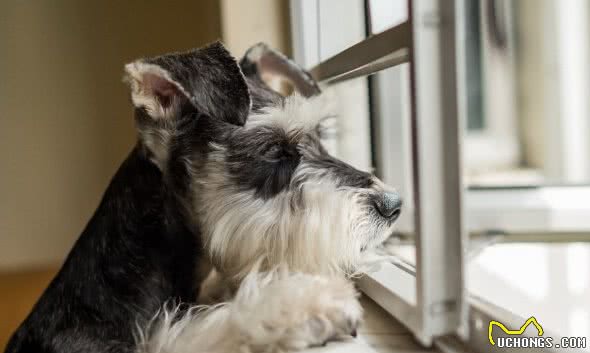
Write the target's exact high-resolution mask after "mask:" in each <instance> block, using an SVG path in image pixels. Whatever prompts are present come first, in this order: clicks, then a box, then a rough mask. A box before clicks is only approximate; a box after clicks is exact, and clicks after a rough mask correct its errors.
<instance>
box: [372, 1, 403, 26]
mask: <svg viewBox="0 0 590 353" xmlns="http://www.w3.org/2000/svg"><path fill="white" fill-rule="evenodd" d="M407 5H408V1H407V0H369V7H368V9H367V10H368V13H367V18H368V19H369V24H370V25H369V26H368V27H369V29H370V32H371V34H376V33H380V32H383V31H384V30H386V29H388V28H391V27H393V26H396V25H398V24H400V23H402V22H404V21H406V20H407V19H408V6H407Z"/></svg>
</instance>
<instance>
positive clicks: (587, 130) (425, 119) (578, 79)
mask: <svg viewBox="0 0 590 353" xmlns="http://www.w3.org/2000/svg"><path fill="white" fill-rule="evenodd" d="M408 4H409V8H408ZM291 5H292V27H293V30H292V32H293V45H294V54H295V59H296V60H297V61H298V62H300V63H302V64H303V65H304V66H307V67H309V68H311V69H312V73H313V75H314V76H315V77H316V78H318V79H319V80H320V81H322V82H323V83H324V84H325V85H326V86H327V87H329V88H328V89H329V90H334V91H336V95H337V96H339V97H340V102H341V104H343V105H344V108H343V109H342V110H343V111H344V112H345V114H344V115H343V116H341V117H340V121H339V124H340V127H339V128H340V129H341V135H340V136H339V139H338V142H337V146H335V150H337V154H338V155H339V156H340V157H341V158H344V159H346V160H349V161H351V162H352V163H353V164H354V165H356V166H357V167H359V168H362V169H369V168H371V167H374V171H375V173H376V174H377V175H378V176H380V177H381V178H382V179H383V180H384V181H385V182H386V183H388V184H390V185H394V186H396V187H397V188H398V190H399V192H400V193H401V194H402V196H403V197H404V205H405V210H404V212H403V213H402V217H400V220H399V221H398V222H399V225H398V231H399V234H398V235H397V236H398V237H399V239H400V241H399V242H398V243H396V244H397V245H396V246H394V247H393V251H394V253H395V255H396V256H397V260H396V261H393V262H392V264H388V265H386V266H384V267H382V269H381V270H380V271H379V272H377V273H373V274H370V275H368V276H365V277H364V278H363V279H362V280H361V281H360V283H359V284H360V286H361V288H362V289H363V291H364V292H365V293H366V294H367V295H369V296H370V297H372V298H373V299H374V300H375V301H376V302H378V303H379V304H380V305H381V306H383V307H384V308H385V309H386V310H388V311H389V312H390V313H392V314H393V315H394V316H396V317H397V318H398V319H399V320H400V321H402V322H403V323H404V324H405V325H406V326H407V327H409V328H410V329H411V330H412V331H413V332H414V334H415V335H416V337H417V338H418V339H419V340H420V341H421V342H422V343H424V344H426V345H428V344H431V343H432V342H433V341H434V342H435V343H437V344H439V345H443V344H445V340H446V339H445V340H443V339H440V338H437V337H440V336H442V335H444V334H449V333H450V334H455V336H456V337H459V338H462V339H464V340H468V342H469V343H471V344H474V345H479V346H480V347H482V345H483V344H486V337H487V336H486V335H487V321H489V320H504V321H505V322H506V323H507V324H512V323H513V324H514V326H517V325H518V326H520V325H521V324H522V322H523V321H522V320H521V319H522V318H523V317H528V316H531V315H537V316H540V317H541V318H543V320H545V321H546V322H545V323H546V326H547V327H548V332H555V334H556V335H567V334H570V335H571V334H578V333H580V332H588V330H586V331H583V330H584V328H590V308H589V306H588V304H586V302H585V301H582V300H581V299H575V298H581V297H583V296H584V295H586V296H587V295H590V280H586V279H580V278H578V277H577V274H576V273H575V271H580V268H588V267H589V266H590V245H589V243H588V242H590V217H588V215H590V201H587V200H590V186H587V185H588V184H590V142H588V141H590V119H589V118H588V116H587V114H588V113H587V112H588V111H590V106H589V105H590V103H589V102H590V73H589V72H588V71H589V69H588V67H587V63H588V62H590V60H589V59H590V44H588V43H590V41H589V40H588V39H589V38H588V36H589V35H590V4H588V3H587V2H586V1H585V0H570V1H564V2H556V1H552V0H541V1H510V0H489V1H467V0H456V1H442V0H439V1H424V0H410V1H406V0H366V1H361V0H321V1H319V0H314V1H298V0H292V3H291ZM342 130H344V131H342ZM574 254H575V255H574ZM531 264H533V265H531ZM534 264H536V267H535V265H534ZM554 264H559V266H562V267H559V268H560V269H561V270H560V271H556V270H555V269H553V267H552V265H554ZM511 266H512V267H511ZM515 267H517V268H518V269H519V270H512V271H511V270H510V269H511V268H515ZM576 269H577V270H576ZM533 272H534V274H531V273H533ZM584 273H585V272H584ZM527 274H528V275H527ZM523 277H524V279H523ZM570 277H571V279H569V280H567V281H569V282H567V281H566V280H565V279H564V280H561V281H560V278H570ZM585 278H588V275H587V274H585ZM519 281H520V282H519ZM527 281H528V282H527ZM564 281H566V282H567V283H565V282H564ZM466 283H467V284H468V285H466ZM522 283H529V284H530V283H533V284H535V285H536V284H538V286H539V287H538V288H539V289H538V290H537V289H535V288H534V286H529V287H527V288H523V287H522ZM552 283H555V284H556V285H557V286H561V287H563V288H565V289H564V291H562V292H561V294H555V293H557V292H559V291H556V290H554V289H551V287H552ZM494 287H496V288H495V289H494ZM498 287H500V288H503V289H505V290H504V291H498V290H497V288H498ZM543 288H545V289H543ZM568 288H569V289H568ZM572 288H573V289H572ZM570 289H571V290H570ZM552 293H553V294H552ZM572 293H573V294H572ZM575 293H577V294H575ZM535 295H537V296H543V297H542V298H541V297H539V298H537V299H538V300H537V301H534V300H533V299H534V298H535ZM552 295H559V296H560V297H551V296H552ZM531 296H532V297H531ZM564 296H565V297H564ZM531 298H533V299H531ZM570 299H571V300H570ZM557 301H559V302H560V303H562V304H563V303H568V304H567V305H566V304H563V305H561V306H559V307H560V310H551V309H550V308H551V305H548V304H549V303H552V302H557ZM582 302H583V303H582ZM523 303H532V304H529V305H524V304H523ZM519 322H520V323H519ZM482 323H483V324H482ZM482 325H484V326H486V327H483V326H482ZM553 326H559V327H560V328H561V329H560V330H556V331H553ZM576 327H577V328H576ZM564 328H565V329H564ZM482 330H483V331H486V335H483V336H482Z"/></svg>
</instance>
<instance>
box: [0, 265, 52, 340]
mask: <svg viewBox="0 0 590 353" xmlns="http://www.w3.org/2000/svg"><path fill="white" fill-rule="evenodd" d="M56 272H57V268H47V269H38V270H29V271H18V272H0V352H3V351H4V347H5V346H6V344H7V343H8V339H9V338H10V335H12V332H14V330H15V329H16V327H17V326H18V325H19V324H20V323H21V321H23V319H24V318H25V317H26V316H27V315H28V313H29V311H31V308H32V307H33V305H34V304H35V302H36V301H37V299H38V298H39V296H40V295H41V293H42V292H43V290H44V289H45V287H47V285H48V284H49V281H51V279H52V278H53V276H54V275H55V273H56Z"/></svg>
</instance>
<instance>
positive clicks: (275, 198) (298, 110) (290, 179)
mask: <svg viewBox="0 0 590 353" xmlns="http://www.w3.org/2000/svg"><path fill="white" fill-rule="evenodd" d="M126 71H127V79H128V81H129V82H130V85H131V89H132V100H133V103H134V105H135V107H136V121H137V127H138V130H139V136H140V147H141V148H143V149H144V151H145V152H146V153H147V155H148V156H149V158H150V159H151V160H152V161H153V162H154V163H155V164H156V165H158V167H159V168H160V169H161V170H162V173H163V175H164V178H165V180H166V181H167V183H169V184H170V185H171V186H172V188H173V190H174V191H175V192H176V193H177V195H179V197H180V198H181V199H182V201H183V203H184V205H185V206H186V209H187V215H188V217H189V218H190V220H191V222H193V225H194V226H195V230H196V232H197V233H198V234H200V236H201V237H202V240H203V243H204V244H205V247H206V249H207V251H208V252H209V254H210V256H211V260H212V262H213V264H214V265H215V266H216V267H217V269H218V270H220V271H221V272H223V273H225V274H227V275H230V276H237V277H240V276H241V275H243V274H244V273H247V272H248V271H249V270H250V269H251V267H252V266H253V265H254V264H255V263H256V262H258V261H262V264H263V266H265V267H272V266H275V265H279V264H281V265H287V266H289V267H290V268H292V269H295V270H303V271H311V272H326V271H334V270H343V271H346V272H349V271H352V270H354V269H355V267H356V265H357V264H358V263H359V262H360V261H361V257H362V253H363V251H364V250H366V249H369V248H371V247H373V246H375V245H377V244H380V243H381V242H382V241H384V240H385V239H386V238H387V237H388V236H389V235H390V234H391V232H392V226H393V223H394V221H395V220H396V219H397V217H398V215H399V213H400V207H401V201H400V199H399V197H398V195H397V194H396V193H395V192H394V191H393V190H392V189H390V188H388V187H387V186H386V185H384V184H383V183H382V182H381V181H380V180H379V179H377V178H376V177H374V176H372V175H371V174H369V173H366V172H363V171H360V170H357V169H355V168H353V167H352V166H350V165H348V164H346V163H345V162H343V161H341V160H338V159H336V158H334V157H333V156H331V155H330V154H329V153H328V152H327V151H326V149H325V148H324V147H323V145H322V139H323V124H324V122H325V121H326V118H330V117H333V116H334V112H333V111H331V110H330V106H331V104H329V103H328V102H326V100H325V99H324V98H322V95H320V94H319V93H320V90H319V88H318V86H317V84H316V83H315V82H314V81H313V80H312V79H311V77H310V76H309V75H308V74H307V73H306V72H305V71H304V70H302V69H301V68H299V67H298V66H296V65H295V64H294V63H292V62H291V61H289V60H288V59H287V58H285V57H284V56H282V55H281V54H279V53H277V52H275V51H273V50H271V49H269V48H267V47H266V46H264V45H257V46H255V47H253V48H252V49H251V50H249V51H248V53H246V55H245V57H244V58H243V59H242V60H241V62H240V63H237V62H236V60H234V58H233V57H232V56H231V55H230V54H229V53H228V52H227V51H226V50H225V49H224V48H223V46H222V45H221V44H219V43H215V44H212V45H210V46H208V47H205V48H203V49H199V50H196V51H192V52H187V53H180V54H170V55H165V56H161V57H156V58H153V59H142V60H138V61H136V62H134V63H131V64H129V65H127V66H126ZM277 77H279V78H282V79H284V80H286V81H288V82H289V83H291V85H292V86H293V87H294V89H295V90H296V93H294V94H293V95H290V96H287V97H284V96H282V95H280V94H278V93H277V92H276V91H274V90H272V89H270V88H269V85H268V84H267V83H268V82H269V80H274V79H275V78H277Z"/></svg>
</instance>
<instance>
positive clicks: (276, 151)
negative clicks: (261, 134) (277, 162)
mask: <svg viewBox="0 0 590 353" xmlns="http://www.w3.org/2000/svg"><path fill="white" fill-rule="evenodd" d="M282 154H283V147H282V146H280V145H271V146H270V147H268V148H267V149H266V151H264V156H265V157H268V158H279V157H280V156H281V155H282Z"/></svg>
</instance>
